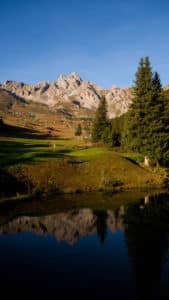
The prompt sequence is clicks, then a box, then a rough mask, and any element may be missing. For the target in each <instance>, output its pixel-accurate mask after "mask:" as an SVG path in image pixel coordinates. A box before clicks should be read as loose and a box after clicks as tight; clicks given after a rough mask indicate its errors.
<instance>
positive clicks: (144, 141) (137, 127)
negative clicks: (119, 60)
mask: <svg viewBox="0 0 169 300" xmlns="http://www.w3.org/2000/svg"><path fill="white" fill-rule="evenodd" d="M133 91H134V98H133V102H132V104H131V107H130V109H129V111H128V113H127V118H126V124H125V130H124V134H123V145H124V147H125V148H127V149H129V150H132V151H137V152H141V153H143V154H145V155H148V156H149V157H151V158H153V159H154V160H156V162H159V163H160V162H161V163H164V162H166V161H167V160H168V157H169V152H168V149H169V128H168V127H169V126H167V124H168V117H167V115H166V113H165V99H164V97H163V96H162V88H161V82H160V77H159V75H158V73H157V72H156V73H154V74H153V73H152V70H151V66H150V62H149V59H148V57H146V58H145V59H143V58H142V59H141V61H140V64H139V67H138V71H137V73H136V80H135V86H134V89H133Z"/></svg>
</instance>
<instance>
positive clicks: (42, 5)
mask: <svg viewBox="0 0 169 300" xmlns="http://www.w3.org/2000/svg"><path fill="white" fill-rule="evenodd" d="M146 55H149V57H150V60H151V63H152V66H153V69H154V70H157V71H158V72H159V73H160V76H161V80H162V84H163V85H165V84H169V1H168V0H161V1H160V0H158V1H156V0H154V1H151V0H147V1H145V0H142V1H141V0H139V1H137V0H117V1H114V0H104V1H103V0H85V1H82V0H46V1H45V0H28V1H25V0H0V82H3V81H5V80H7V79H12V80H17V81H24V82H28V83H36V82H38V81H45V80H47V81H50V80H51V81H54V80H56V79H57V77H58V76H59V75H60V74H69V73H71V72H73V71H76V72H77V73H79V74H80V75H81V77H82V78H83V79H86V80H90V81H93V82H95V83H97V84H99V85H101V86H103V87H104V88H109V87H111V86H112V85H118V86H129V85H132V84H133V80H134V74H135V72H136V69H137V65H138V61H139V60H140V57H142V56H146Z"/></svg>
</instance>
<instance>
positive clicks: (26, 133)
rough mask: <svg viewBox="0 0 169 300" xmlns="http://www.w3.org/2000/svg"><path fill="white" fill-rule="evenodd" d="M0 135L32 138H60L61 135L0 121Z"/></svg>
mask: <svg viewBox="0 0 169 300" xmlns="http://www.w3.org/2000/svg"><path fill="white" fill-rule="evenodd" d="M0 135H1V136H3V137H18V138H30V139H50V140H52V139H55V140H56V139H60V138H59V136H55V137H53V136H51V135H50V134H42V133H40V132H37V131H35V130H33V129H29V128H22V127H18V126H12V125H8V124H4V123H0Z"/></svg>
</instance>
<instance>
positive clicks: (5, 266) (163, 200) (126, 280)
mask: <svg viewBox="0 0 169 300" xmlns="http://www.w3.org/2000/svg"><path fill="white" fill-rule="evenodd" d="M0 286H1V287H2V288H4V289H6V291H8V290H10V291H13V292H14V291H20V292H21V291H23V292H24V293H25V292H32V293H33V294H36V293H37V294H38V295H39V296H43V295H44V294H45V293H46V294H48V293H49V292H57V291H59V290H60V291H61V290H62V291H63V292H64V293H66V292H67V293H68V294H69V293H72V292H73V291H75V292H76V293H77V290H78V289H79V288H80V289H82V290H84V292H85V290H87V289H92V290H93V291H94V290H95V295H101V293H103V294H104V295H105V294H106V293H109V294H110V293H111V294H110V295H112V297H114V296H118V297H117V299H145V298H148V299H168V298H169V297H168V296H169V194H166V193H161V194H157V192H147V191H145V192H143V191H142V192H136V191H135V192H126V193H121V194H114V195H103V194H101V193H95V194H77V195H67V196H57V197H55V198H54V199H49V200H46V199H43V200H36V201H35V200H34V201H25V202H24V203H23V202H21V201H20V202H13V203H12V202H11V203H4V204H1V205H0ZM112 297H111V298H112Z"/></svg>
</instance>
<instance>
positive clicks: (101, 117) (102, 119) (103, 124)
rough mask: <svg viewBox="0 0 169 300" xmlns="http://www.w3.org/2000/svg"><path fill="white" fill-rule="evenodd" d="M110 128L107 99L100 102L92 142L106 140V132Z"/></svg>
mask: <svg viewBox="0 0 169 300" xmlns="http://www.w3.org/2000/svg"><path fill="white" fill-rule="evenodd" d="M107 126H108V119H107V103H106V99H105V97H103V98H102V99H101V100H100V103H99V106H98V108H97V111H96V114H95V119H94V122H93V128H92V140H93V142H98V141H100V140H103V139H105V134H104V132H105V130H106V128H107Z"/></svg>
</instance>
